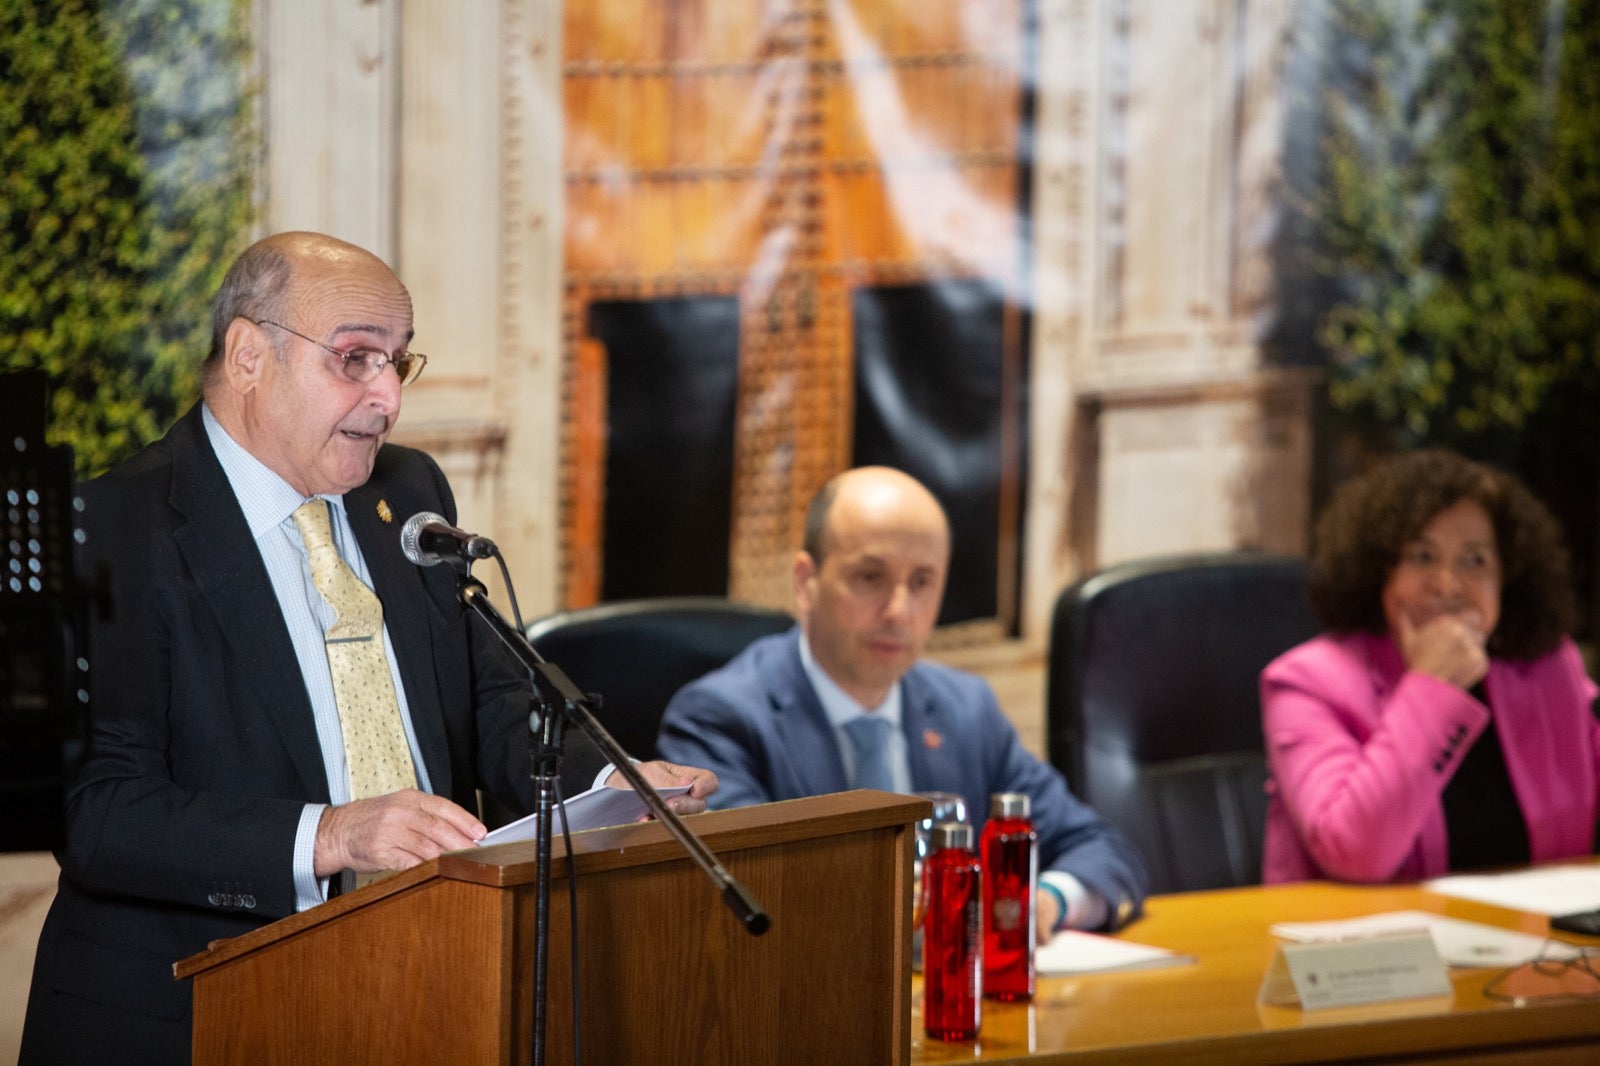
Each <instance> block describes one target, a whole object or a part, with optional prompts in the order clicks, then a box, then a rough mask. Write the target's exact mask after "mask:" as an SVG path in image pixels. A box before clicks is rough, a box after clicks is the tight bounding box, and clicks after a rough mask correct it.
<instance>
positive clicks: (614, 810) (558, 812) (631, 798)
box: [478, 785, 689, 847]
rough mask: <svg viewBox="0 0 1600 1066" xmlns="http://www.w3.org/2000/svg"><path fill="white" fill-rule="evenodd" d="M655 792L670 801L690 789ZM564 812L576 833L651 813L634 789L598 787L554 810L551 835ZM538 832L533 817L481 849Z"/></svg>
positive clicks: (507, 828) (503, 830)
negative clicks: (647, 812)
mask: <svg viewBox="0 0 1600 1066" xmlns="http://www.w3.org/2000/svg"><path fill="white" fill-rule="evenodd" d="M656 791H657V792H659V793H661V798H662V799H671V798H672V797H673V796H681V795H683V794H684V793H685V792H687V791H689V786H688V785H677V786H674V787H672V788H658V789H656ZM563 809H564V810H565V811H566V817H567V819H569V820H570V823H571V826H572V831H573V832H574V833H576V832H578V831H579V830H583V829H598V828H600V827H601V826H606V825H623V824H625V823H627V822H637V821H638V820H639V818H640V816H641V815H643V814H644V813H645V812H646V811H647V810H649V808H647V807H646V806H645V805H644V800H642V799H640V798H639V794H638V793H637V792H635V791H633V789H631V788H609V787H607V786H605V785H597V786H596V787H594V788H591V789H590V790H589V791H587V792H585V793H583V794H582V795H580V796H573V797H572V798H571V799H569V800H567V802H566V803H565V804H562V805H561V806H559V807H557V808H556V809H555V819H554V820H553V821H552V822H551V825H550V831H551V832H552V833H559V832H561V821H562V811H563ZM538 828H539V827H538V818H537V815H533V814H530V815H528V816H527V817H525V818H518V819H517V820H516V821H514V822H512V823H510V824H509V825H503V826H501V827H500V828H499V829H496V830H495V831H494V832H492V833H490V834H489V835H488V836H486V837H484V838H483V839H482V840H480V841H478V846H479V847H488V846H489V845H490V844H509V843H510V842H511V841H513V840H532V839H533V838H534V836H535V834H536V833H537V832H538Z"/></svg>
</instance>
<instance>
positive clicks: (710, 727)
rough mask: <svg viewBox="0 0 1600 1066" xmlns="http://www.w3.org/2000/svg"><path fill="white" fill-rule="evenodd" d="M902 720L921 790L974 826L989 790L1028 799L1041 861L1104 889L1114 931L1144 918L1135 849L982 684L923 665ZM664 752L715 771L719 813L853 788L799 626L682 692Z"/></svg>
mask: <svg viewBox="0 0 1600 1066" xmlns="http://www.w3.org/2000/svg"><path fill="white" fill-rule="evenodd" d="M900 720H901V725H902V727H903V728H904V730H905V734H906V753H907V758H908V760H909V762H910V764H911V787H912V788H913V789H914V790H915V791H918V792H926V791H934V790H938V791H945V792H958V793H960V794H961V795H962V796H964V797H965V798H966V801H967V812H968V815H969V817H970V818H971V819H972V822H973V828H974V830H975V831H981V830H982V828H983V823H984V822H985V821H986V820H987V816H988V813H989V796H990V795H991V794H992V793H995V792H1025V793H1027V794H1028V795H1029V796H1030V797H1031V801H1032V807H1033V821H1034V828H1035V829H1036V830H1037V831H1038V833H1039V861H1040V865H1041V866H1042V867H1043V868H1045V869H1054V870H1060V871H1062V872H1064V873H1069V874H1071V875H1072V876H1074V877H1076V878H1077V879H1078V880H1079V881H1081V882H1082V883H1083V885H1084V886H1085V887H1086V888H1088V889H1090V890H1091V891H1093V892H1095V893H1097V894H1099V896H1100V897H1101V898H1102V899H1104V900H1106V902H1107V904H1108V906H1109V910H1110V922H1111V924H1112V925H1113V926H1119V925H1122V924H1124V923H1126V922H1127V921H1129V920H1131V919H1132V918H1133V917H1134V916H1136V915H1137V914H1138V911H1139V907H1140V906H1141V905H1142V903H1143V900H1144V897H1145V893H1146V891H1147V890H1148V876H1147V875H1146V873H1145V869H1144V863H1143V861H1142V860H1141V859H1140V858H1139V855H1138V853H1137V852H1136V851H1135V850H1134V847H1133V845H1132V844H1131V843H1129V841H1128V839H1127V838H1126V837H1124V836H1123V835H1122V834H1121V833H1120V832H1118V831H1117V830H1116V829H1115V828H1113V827H1112V826H1110V825H1109V824H1107V823H1106V822H1104V821H1102V820H1101V819H1100V818H1099V816H1098V815H1096V814H1095V812H1094V811H1093V810H1091V809H1090V808H1089V807H1088V805H1087V804H1085V803H1083V802H1082V801H1081V800H1079V799H1077V798H1076V797H1075V796H1073V795H1072V793H1071V792H1069V791H1068V790H1067V785H1066V782H1065V781H1064V780H1063V779H1062V777H1061V775H1060V774H1059V773H1057V772H1056V771H1055V769H1054V768H1052V767H1050V766H1049V765H1047V764H1045V763H1042V762H1040V761H1039V760H1038V759H1036V758H1034V757H1033V756H1032V755H1030V754H1029V753H1028V752H1027V750H1026V749H1024V748H1023V747H1022V744H1021V742H1020V741H1019V740H1018V739H1017V733H1016V730H1015V729H1013V728H1012V727H1011V723H1010V722H1009V721H1007V720H1006V717H1005V715H1004V714H1002V713H1001V711H1000V707H999V705H998V704H997V703H996V702H995V698H994V693H993V691H991V690H990V688H989V686H988V685H987V684H985V683H984V682H983V680H982V679H981V678H977V677H974V676H973V675H971V674H966V673H962V672H961V671H959V670H952V669H950V668H949V667H945V666H940V665H937V664H934V663H927V662H923V663H918V664H917V665H916V666H913V667H912V668H911V669H910V670H909V671H908V672H907V673H906V675H905V677H904V678H903V679H902V680H901V719H900ZM657 747H658V750H659V752H660V754H661V757H662V758H663V759H667V760H669V761H671V762H679V763H683V764H685V765H687V766H702V767H706V768H707V769H710V770H714V771H715V772H716V775H717V779H718V781H719V782H720V785H721V787H720V788H719V789H718V790H717V792H716V794H715V795H713V796H712V797H711V800H710V804H711V806H713V807H718V808H724V807H741V806H745V805H747V804H751V803H767V802H770V801H773V800H785V799H797V798H799V797H801V796H816V795H820V794H823V793H827V792H840V791H843V790H844V789H847V788H849V787H850V786H849V783H848V782H847V781H846V780H845V771H844V762H843V760H842V759H841V757H840V754H839V744H838V740H837V739H836V735H835V733H834V730H833V725H832V724H831V723H830V722H829V721H828V716H827V713H826V712H825V711H824V710H823V709H822V703H821V701H819V700H818V699H817V694H816V692H815V690H813V689H812V687H811V681H810V679H809V678H807V677H806V673H805V668H804V667H803V666H802V665H801V663H800V628H799V627H798V626H796V627H795V628H794V629H792V630H790V631H789V632H788V633H783V634H779V635H778V636H773V637H766V638H764V639H762V640H758V641H756V642H755V643H754V644H752V645H750V647H748V648H746V649H745V650H744V651H743V652H742V653H740V654H739V655H738V656H737V657H736V658H735V659H734V660H733V661H732V662H730V663H728V665H727V666H724V667H723V668H722V669H720V670H716V671H713V672H712V673H710V674H707V675H706V676H705V677H703V678H700V679H699V680H698V681H695V682H692V683H691V684H689V685H686V686H685V687H684V688H683V689H682V690H681V691H680V692H679V693H678V694H677V695H676V696H674V697H673V698H672V702H671V703H669V704H668V705H667V710H666V714H665V715H664V716H663V718H662V721H661V736H660V738H659V740H658V742H657Z"/></svg>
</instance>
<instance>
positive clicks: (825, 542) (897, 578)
mask: <svg viewBox="0 0 1600 1066" xmlns="http://www.w3.org/2000/svg"><path fill="white" fill-rule="evenodd" d="M805 544H806V546H805V549H804V550H803V551H801V552H800V553H799V555H798V556H796V558H795V568H794V580H795V603H796V607H797V608H798V611H799V615H800V622H801V624H802V625H803V626H804V628H805V632H806V641H807V643H808V644H809V645H810V647H811V651H812V654H813V656H814V657H815V658H816V661H817V663H818V665H820V666H821V667H822V668H823V670H825V671H826V672H827V673H828V676H829V677H831V678H833V680H834V681H835V682H837V683H838V685H839V686H840V687H841V688H843V689H844V690H845V691H846V692H847V693H849V694H850V696H851V697H852V698H853V699H855V700H856V702H858V703H860V704H861V705H862V706H863V707H866V708H873V707H876V706H878V705H879V704H880V703H882V702H883V699H884V697H885V696H886V695H887V694H888V692H889V690H890V688H892V687H893V686H894V684H895V683H896V682H898V681H899V680H900V677H901V675H903V674H904V673H905V672H906V671H907V670H909V669H910V668H911V666H912V665H913V664H914V663H915V662H916V661H917V659H918V658H919V657H920V656H921V654H922V649H923V647H924V646H925V645H926V644H927V641H928V637H929V636H930V635H931V634H932V632H933V626H934V623H935V622H936V621H937V620H938V617H939V605H940V602H941V601H942V600H943V598H944V581H945V572H946V571H947V570H948V569H949V565H950V524H949V522H948V521H947V520H946V518H945V513H944V509H943V508H942V507H940V506H939V501H938V500H936V499H934V497H933V494H932V493H931V492H929V491H928V490H927V489H926V488H924V487H923V486H922V484H921V482H919V481H917V480H916V479H915V478H913V477H910V476H908V475H907V474H904V473H902V472H900V471H898V470H892V469H890V468H888V467H881V466H871V467H861V468H859V469H855V470H849V471H846V472H845V473H843V474H840V475H839V476H837V477H835V478H834V479H833V480H832V481H830V482H828V484H827V485H825V486H824V487H823V488H822V490H821V491H820V492H819V493H817V496H816V498H815V499H814V500H813V501H812V503H811V507H810V509H809V510H808V511H807V512H806V540H805Z"/></svg>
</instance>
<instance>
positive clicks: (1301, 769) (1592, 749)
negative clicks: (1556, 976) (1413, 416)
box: [1261, 451, 1600, 882]
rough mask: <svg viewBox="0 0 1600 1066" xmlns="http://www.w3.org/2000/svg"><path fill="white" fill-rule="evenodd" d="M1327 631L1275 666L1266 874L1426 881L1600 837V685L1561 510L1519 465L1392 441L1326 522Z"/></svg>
mask: <svg viewBox="0 0 1600 1066" xmlns="http://www.w3.org/2000/svg"><path fill="white" fill-rule="evenodd" d="M1310 593H1311V605H1312V608H1313V610H1314V611H1315V612H1316V613H1317V616H1318V617H1319V618H1320V619H1321V620H1322V622H1323V624H1324V626H1325V627H1326V628H1327V632H1326V633H1324V634H1323V635H1322V636H1320V637H1317V638H1316V639H1315V640H1311V641H1308V642H1307V643H1305V644H1302V645H1300V646H1299V647H1296V648H1293V649H1291V650H1290V651H1288V652H1286V653H1284V654H1283V655H1282V656H1280V657H1279V658H1278V659H1276V660H1274V661H1273V662H1272V663H1271V664H1269V665H1268V666H1267V668H1266V670H1264V671H1263V672H1262V675H1261V697H1262V716H1263V730H1264V732H1265V735H1266V744H1267V761H1268V766H1269V769H1270V771H1271V779H1270V781H1269V783H1268V786H1267V787H1268V790H1269V792H1270V796H1269V802H1268V813H1267V830H1266V841H1265V846H1264V854H1263V858H1262V867H1263V869H1262V879H1263V880H1264V881H1267V882H1277V881H1296V880H1304V879H1307V878H1331V879H1336V880H1342V881H1367V882H1376V881H1414V880H1419V879H1421V878H1426V877H1433V876H1436V875H1438V874H1442V873H1445V872H1447V871H1451V870H1465V869H1478V868H1485V867H1493V866H1509V865H1520V864H1524V863H1528V862H1543V861H1548V860H1551V859H1560V858H1567V857H1572V856H1579V855H1588V854H1590V853H1591V852H1592V851H1593V850H1594V843H1595V826H1596V813H1597V812H1596V779H1597V776H1600V722H1597V720H1596V718H1595V716H1594V714H1593V712H1592V710H1591V705H1592V704H1593V702H1594V698H1595V694H1596V688H1595V685H1594V683H1593V682H1591V681H1590V680H1589V677H1588V676H1587V674H1586V673H1585V672H1584V666H1583V661H1582V659H1581V658H1580V657H1579V655H1578V650H1577V648H1576V646H1574V644H1573V643H1572V641H1571V639H1570V638H1569V637H1568V636H1567V634H1568V632H1569V631H1570V629H1571V627H1572V623H1573V620H1574V619H1575V618H1576V615H1577V610H1576V605H1575V603H1574V597H1573V593H1572V587H1571V578H1570V573H1569V568H1568V564H1567V554H1566V550H1565V548H1564V547H1563V545H1562V538H1561V532H1560V529H1559V528H1558V527H1557V525H1556V522H1555V520H1554V519H1553V518H1552V517H1551V516H1550V513H1549V512H1548V511H1547V510H1546V509H1545V507H1544V506H1543V505H1542V504H1541V503H1539V501H1538V500H1536V499H1535V498H1534V496H1533V495H1532V493H1530V492H1529V491H1528V490H1527V489H1526V488H1525V487H1524V486H1523V485H1522V484H1521V483H1520V482H1518V481H1517V480H1516V479H1515V478H1513V477H1511V476H1510V475H1508V474H1505V473H1502V472H1500V471H1497V470H1494V469H1492V468H1490V467H1487V466H1483V465H1480V464H1478V463H1473V462H1469V461H1468V460H1466V459H1463V458H1461V457H1460V456H1457V455H1455V454H1452V453H1450V452H1443V451H1425V452H1415V453H1411V454H1407V455H1402V456H1399V457H1396V458H1393V459H1390V460H1388V461H1386V462H1384V463H1383V464H1381V465H1380V466H1378V467H1377V468H1375V469H1374V470H1372V471H1371V472H1370V473H1368V474H1366V475H1364V476H1362V477H1360V478H1357V479H1355V480H1353V481H1351V482H1348V483H1347V484H1345V485H1343V486H1342V487H1341V488H1340V489H1339V491H1338V492H1337V493H1336V494H1335V495H1334V498H1333V500H1332V502H1331V503H1330V504H1329V506H1328V508H1327V510H1326V511H1325V512H1324V514H1323V516H1322V518H1321V519H1320V520H1319V522H1318V523H1317V529H1316V536H1315V545H1314V548H1313V555H1312V565H1311V586H1310Z"/></svg>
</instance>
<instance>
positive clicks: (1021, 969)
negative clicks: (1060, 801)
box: [978, 792, 1039, 1002]
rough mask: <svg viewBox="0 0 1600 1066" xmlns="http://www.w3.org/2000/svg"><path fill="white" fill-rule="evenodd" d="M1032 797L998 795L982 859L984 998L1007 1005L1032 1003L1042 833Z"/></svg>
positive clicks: (993, 799)
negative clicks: (1037, 828)
mask: <svg viewBox="0 0 1600 1066" xmlns="http://www.w3.org/2000/svg"><path fill="white" fill-rule="evenodd" d="M1028 806H1029V805H1028V796H1027V794H1026V793H1022V792H996V793H995V794H994V795H992V796H990V797H989V821H988V823H987V824H985V825H984V827H983V835H982V837H981V838H980V842H979V845H978V855H979V857H980V859H981V861H982V864H983V994H984V995H986V996H988V997H989V998H990V999H1001V1000H1006V1001H1008V1002H1011V1001H1016V1000H1022V999H1032V998H1033V989H1034V970H1033V944H1034V938H1033V925H1034V921H1035V915H1034V901H1035V899H1036V897H1037V895H1038V888H1039V834H1038V833H1036V832H1034V830H1033V820H1032V819H1031V818H1030V817H1029V810H1028Z"/></svg>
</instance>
